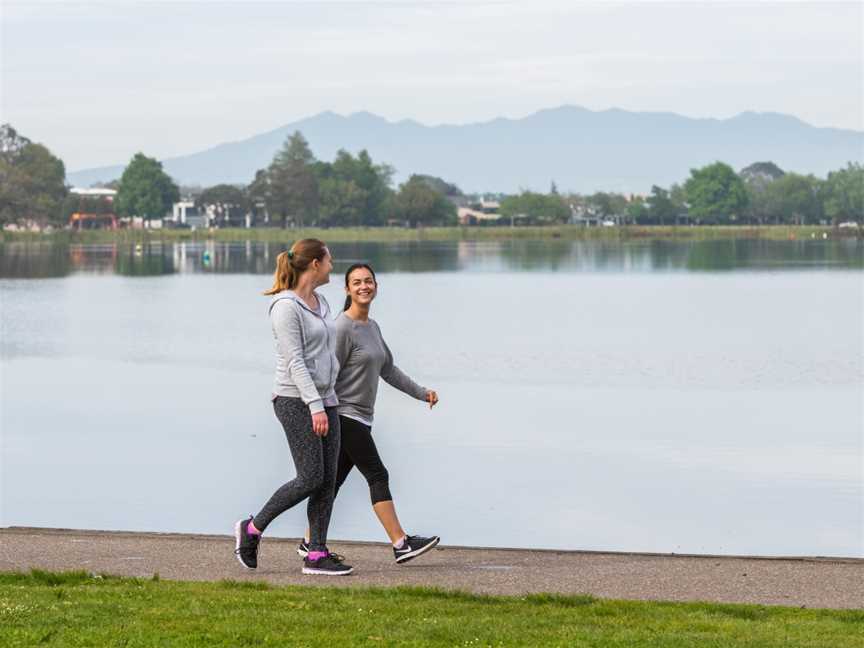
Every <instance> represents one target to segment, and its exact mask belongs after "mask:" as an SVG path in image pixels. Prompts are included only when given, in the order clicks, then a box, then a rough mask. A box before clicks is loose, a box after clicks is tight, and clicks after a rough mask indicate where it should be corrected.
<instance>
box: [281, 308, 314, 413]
mask: <svg viewBox="0 0 864 648" xmlns="http://www.w3.org/2000/svg"><path fill="white" fill-rule="evenodd" d="M298 308H299V306H297V305H296V304H295V303H294V302H292V301H291V300H288V299H283V300H280V301H278V302H276V303H275V304H273V308H272V309H271V310H270V319H271V321H272V322H273V330H274V331H275V333H276V344H277V346H278V347H279V353H281V354H282V357H283V358H285V361H286V362H287V363H288V372H289V374H290V376H291V380H293V381H294V384H295V385H297V389H298V390H300V398H301V399H302V400H303V402H304V403H306V404H307V405H308V406H309V411H310V412H312V413H313V414H315V413H317V412H323V411H324V401H323V400H322V399H321V395H320V394H319V393H318V390H317V389H316V388H315V382H314V381H313V380H312V376H310V375H309V369H308V368H307V367H306V361H305V360H304V359H303V334H302V329H301V326H302V323H301V322H300V313H299V312H297V309H298Z"/></svg>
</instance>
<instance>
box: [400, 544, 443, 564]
mask: <svg viewBox="0 0 864 648" xmlns="http://www.w3.org/2000/svg"><path fill="white" fill-rule="evenodd" d="M439 542H441V538H435V539H434V540H433V541H432V542H430V543H429V544H427V545H423V546H422V547H420V548H419V549H415V550H414V551H409V552H408V553H407V554H404V555H402V556H399V557H398V558H397V559H396V564H397V565H401V564H402V563H404V562H408V561H409V560H411V559H412V558H416V557H417V556H422V555H423V554H424V553H426V552H427V551H429V550H430V549H434V548H435V547H437V546H438V543H439Z"/></svg>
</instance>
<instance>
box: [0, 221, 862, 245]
mask: <svg viewBox="0 0 864 648" xmlns="http://www.w3.org/2000/svg"><path fill="white" fill-rule="evenodd" d="M823 234H825V235H827V236H828V237H829V238H835V237H838V236H843V237H854V236H856V235H857V230H833V229H832V228H830V227H819V226H809V225H805V226H795V225H771V226H761V227H753V226H723V227H719V226H711V225H703V226H695V227H685V226H681V227H672V226H664V227H659V226H655V227H644V226H637V225H628V226H625V227H582V226H580V225H556V226H547V227H515V228H510V227H424V228H418V229H408V228H403V227H357V228H333V229H314V228H306V229H287V230H283V229H278V228H253V229H217V230H212V231H207V230H197V231H194V232H193V231H191V230H184V229H161V230H117V231H113V232H112V231H108V230H89V231H83V232H69V231H65V230H60V231H57V232H54V233H51V234H39V233H30V232H2V233H0V241H58V242H70V243H112V242H130V241H160V240H161V241H204V240H215V241H272V242H290V241H293V240H295V239H300V238H307V237H310V238H320V239H322V240H324V241H327V242H330V243H344V242H353V241H378V242H396V241H462V240H465V241H487V240H489V241H494V240H510V239H530V240H540V239H565V240H601V241H618V240H621V241H627V240H634V239H669V240H677V239H680V240H696V241H698V240H709V239H729V238H746V239H759V238H761V239H775V240H789V239H808V238H813V237H817V238H821V237H822V235H823Z"/></svg>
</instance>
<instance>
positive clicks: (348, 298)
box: [342, 263, 378, 311]
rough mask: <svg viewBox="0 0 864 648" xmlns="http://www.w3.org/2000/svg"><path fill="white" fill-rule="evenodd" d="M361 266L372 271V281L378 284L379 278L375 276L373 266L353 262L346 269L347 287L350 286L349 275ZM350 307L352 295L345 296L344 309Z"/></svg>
mask: <svg viewBox="0 0 864 648" xmlns="http://www.w3.org/2000/svg"><path fill="white" fill-rule="evenodd" d="M361 268H366V270H368V271H369V272H371V273H372V281H374V282H375V285H378V279H377V278H376V277H375V271H374V270H373V269H372V266H370V265H369V264H368V263H352V264H351V265H350V266H348V269H347V270H346V271H345V287H346V288H347V287H348V277H350V276H351V273H352V272H354V271H355V270H360V269H361ZM349 308H351V295H348V296H346V297H345V308H343V309H342V310H343V311H346V310H348V309H349Z"/></svg>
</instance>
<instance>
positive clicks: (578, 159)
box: [67, 106, 864, 193]
mask: <svg viewBox="0 0 864 648" xmlns="http://www.w3.org/2000/svg"><path fill="white" fill-rule="evenodd" d="M295 130H299V131H301V132H302V133H303V135H304V136H305V137H306V139H307V140H308V141H309V145H310V147H311V149H312V152H313V153H314V154H315V156H316V157H317V158H318V159H322V160H332V159H333V158H334V156H335V155H336V152H337V151H338V150H339V149H340V148H342V149H345V150H347V151H350V152H352V153H357V152H359V151H360V150H362V149H367V150H368V151H369V154H370V155H371V156H372V159H373V160H374V161H375V162H376V163H387V164H390V165H392V166H393V167H394V168H395V170H396V173H395V176H394V177H395V180H396V181H397V182H401V181H404V180H405V179H407V178H408V176H410V175H411V174H412V173H423V174H429V175H435V176H439V177H441V178H443V179H445V180H447V181H448V182H451V183H455V184H456V185H458V186H459V187H460V188H461V189H462V190H463V191H465V192H507V193H512V192H517V191H519V190H521V189H533V190H541V191H546V190H548V189H549V187H550V184H551V182H552V181H554V182H555V183H556V184H557V186H558V188H559V189H560V190H562V191H578V192H581V193H588V192H593V191H600V190H603V191H623V192H638V193H643V192H647V191H648V190H649V189H650V187H651V185H652V184H657V185H660V186H664V187H668V186H669V185H670V184H672V183H674V182H682V181H683V180H685V179H686V178H687V176H688V175H689V171H690V169H691V168H694V167H699V166H702V165H705V164H709V163H711V162H714V161H716V160H721V161H723V162H727V163H728V164H730V165H732V166H733V167H734V168H735V169H736V170H740V169H741V168H743V167H744V166H747V165H748V164H750V163H752V162H757V161H769V160H770V161H773V162H775V163H776V164H777V165H779V166H780V167H781V168H782V169H784V170H786V171H796V172H799V173H813V174H815V175H818V176H824V175H825V174H826V173H827V172H828V171H831V170H834V169H839V168H841V167H843V166H845V165H846V163H847V162H850V161H857V162H861V161H864V132H861V131H855V130H842V129H837V128H818V127H815V126H812V125H810V124H807V123H805V122H803V121H801V120H800V119H798V118H796V117H792V116H789V115H784V114H779V113H755V112H745V113H741V114H739V115H736V116H735V117H731V118H729V119H711V118H698V119H697V118H691V117H685V116H682V115H677V114H674V113H659V112H630V111H625V110H619V109H614V108H613V109H610V110H602V111H592V110H588V109H586V108H581V107H578V106H562V107H559V108H552V109H547V110H541V111H539V112H536V113H534V114H532V115H529V116H527V117H524V118H522V119H505V118H498V119H493V120H491V121H486V122H482V123H474V124H464V125H441V126H426V125H423V124H420V123H418V122H416V121H412V120H402V121H396V122H391V121H388V120H387V119H384V118H383V117H379V116H377V115H374V114H371V113H368V112H358V113H354V114H351V115H348V116H342V115H337V114H335V113H333V112H329V111H328V112H322V113H320V114H317V115H314V116H312V117H308V118H305V119H301V120H299V121H295V122H292V123H289V124H286V125H284V126H281V127H280V128H276V129H274V130H271V131H268V132H266V133H262V134H260V135H256V136H253V137H250V138H248V139H244V140H241V141H237V142H228V143H223V144H219V145H217V146H214V147H212V148H209V149H206V150H204V151H201V152H199V153H193V154H191V155H184V156H179V157H174V158H168V159H165V160H162V162H163V165H164V168H165V170H166V171H167V173H169V174H170V175H171V176H172V177H173V178H174V180H175V181H176V182H177V183H178V184H182V185H201V186H205V187H206V186H211V185H214V184H219V183H232V184H240V183H242V184H247V183H249V182H250V181H251V179H252V178H253V176H254V175H255V171H256V170H257V169H261V168H264V167H266V166H267V165H268V164H269V163H270V161H271V160H272V158H273V155H274V153H275V152H276V151H277V150H278V149H279V148H280V147H281V146H282V144H283V142H284V141H285V139H286V137H287V136H288V135H290V134H291V133H293V132H294V131H295ZM145 153H146V151H145ZM122 172H123V165H117V166H109V167H100V168H95V169H84V170H80V171H74V172H71V173H69V174H68V176H67V180H68V181H69V182H70V183H72V184H74V185H76V186H89V185H91V184H93V183H95V182H99V181H103V182H107V181H109V180H113V179H115V178H119V177H120V175H121V174H122Z"/></svg>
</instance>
